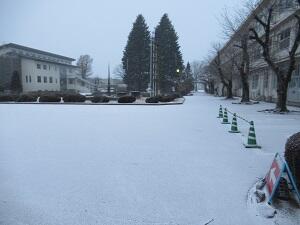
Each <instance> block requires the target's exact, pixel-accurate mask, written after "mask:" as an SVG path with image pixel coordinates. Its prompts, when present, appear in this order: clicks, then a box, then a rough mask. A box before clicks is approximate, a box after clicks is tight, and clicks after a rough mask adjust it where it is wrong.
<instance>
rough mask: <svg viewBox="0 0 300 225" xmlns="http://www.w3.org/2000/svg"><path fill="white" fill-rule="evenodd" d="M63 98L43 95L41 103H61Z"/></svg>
mask: <svg viewBox="0 0 300 225" xmlns="http://www.w3.org/2000/svg"><path fill="white" fill-rule="evenodd" d="M60 100H61V97H59V96H58V95H41V96H40V99H39V102H60Z"/></svg>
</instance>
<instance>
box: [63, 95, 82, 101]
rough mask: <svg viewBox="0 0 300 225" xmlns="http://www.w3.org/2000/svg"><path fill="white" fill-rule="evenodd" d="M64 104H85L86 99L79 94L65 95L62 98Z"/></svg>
mask: <svg viewBox="0 0 300 225" xmlns="http://www.w3.org/2000/svg"><path fill="white" fill-rule="evenodd" d="M63 100H64V102H85V100H86V97H85V96H84V95H80V94H67V95H64V96H63Z"/></svg>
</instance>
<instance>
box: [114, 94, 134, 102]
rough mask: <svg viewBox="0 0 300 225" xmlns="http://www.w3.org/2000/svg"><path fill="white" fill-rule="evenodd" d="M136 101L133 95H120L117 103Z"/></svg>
mask: <svg viewBox="0 0 300 225" xmlns="http://www.w3.org/2000/svg"><path fill="white" fill-rule="evenodd" d="M135 101H136V98H135V97H134V96H129V95H127V96H122V97H120V98H119V99H118V102H119V103H133V102H135Z"/></svg>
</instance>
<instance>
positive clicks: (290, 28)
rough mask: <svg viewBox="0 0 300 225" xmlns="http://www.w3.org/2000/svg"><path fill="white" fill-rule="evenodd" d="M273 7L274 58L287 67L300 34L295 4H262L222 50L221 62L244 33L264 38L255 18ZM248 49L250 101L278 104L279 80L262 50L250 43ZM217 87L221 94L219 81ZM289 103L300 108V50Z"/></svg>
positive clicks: (265, 0)
mask: <svg viewBox="0 0 300 225" xmlns="http://www.w3.org/2000/svg"><path fill="white" fill-rule="evenodd" d="M270 5H275V6H273V7H274V8H275V9H276V10H274V13H273V16H272V21H271V24H272V26H271V32H270V33H271V35H270V36H271V45H270V46H271V54H272V58H273V59H274V61H275V62H276V63H278V64H279V65H280V67H282V68H284V67H286V66H287V62H288V60H289V51H290V49H291V47H292V43H293V41H294V39H295V35H296V32H297V26H296V19H295V16H294V15H295V14H298V13H299V10H300V7H299V4H298V2H297V1H294V0H261V1H260V3H259V4H258V5H257V8H256V9H255V10H254V11H253V12H252V13H251V14H250V15H249V16H248V18H247V19H246V20H245V21H244V23H243V24H242V25H241V26H240V27H239V29H238V30H237V32H236V33H235V34H234V35H233V36H232V37H231V39H230V40H229V41H228V42H227V43H226V45H225V46H224V47H223V48H222V49H221V51H220V53H221V58H222V61H223V62H224V64H225V63H227V62H228V60H226V58H228V57H227V55H230V51H231V49H232V48H234V46H235V45H237V44H239V43H238V42H237V41H238V40H239V38H240V37H241V35H242V34H243V33H244V32H245V30H249V28H251V27H254V28H256V30H257V31H258V34H259V35H260V36H263V35H264V30H263V29H262V27H261V26H260V25H259V24H258V23H257V22H256V21H255V20H254V18H253V17H254V15H258V16H264V15H266V14H265V12H266V9H268V8H269V7H270ZM248 49H250V51H249V53H250V54H249V55H250V74H249V86H250V97H251V98H252V99H255V100H264V101H269V102H276V100H277V91H276V90H277V79H276V75H275V74H274V72H273V71H272V70H271V68H270V67H269V66H268V64H267V63H266V62H265V60H264V58H263V55H262V49H261V47H260V46H259V45H258V44H257V43H256V42H255V41H249V46H248ZM215 86H216V87H217V88H218V92H219V94H220V93H221V90H222V87H223V85H222V84H221V82H220V81H219V80H218V81H217V83H216V84H215ZM233 93H234V95H236V96H241V95H242V84H241V80H240V77H239V75H237V76H233ZM287 103H288V104H290V105H300V48H298V50H297V52H296V70H295V71H294V73H293V76H292V78H291V81H290V83H289V89H288V96H287Z"/></svg>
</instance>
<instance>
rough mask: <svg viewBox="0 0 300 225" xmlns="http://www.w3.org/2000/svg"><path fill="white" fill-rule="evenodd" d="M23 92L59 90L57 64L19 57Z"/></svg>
mask: <svg viewBox="0 0 300 225" xmlns="http://www.w3.org/2000/svg"><path fill="white" fill-rule="evenodd" d="M21 68H22V69H21V71H22V72H21V74H22V86H23V92H31V91H60V76H59V66H58V65H56V64H53V63H46V62H41V61H37V60H32V59H26V58H22V59H21Z"/></svg>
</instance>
